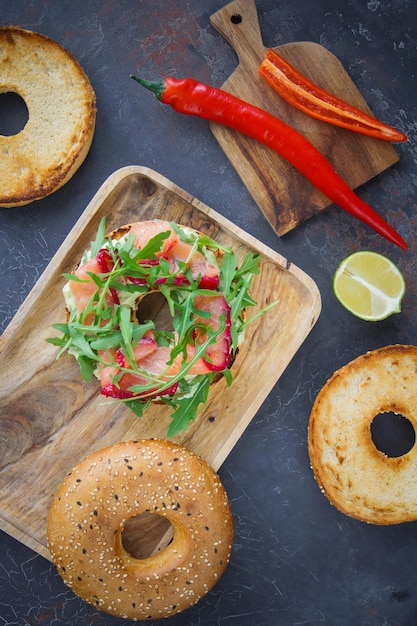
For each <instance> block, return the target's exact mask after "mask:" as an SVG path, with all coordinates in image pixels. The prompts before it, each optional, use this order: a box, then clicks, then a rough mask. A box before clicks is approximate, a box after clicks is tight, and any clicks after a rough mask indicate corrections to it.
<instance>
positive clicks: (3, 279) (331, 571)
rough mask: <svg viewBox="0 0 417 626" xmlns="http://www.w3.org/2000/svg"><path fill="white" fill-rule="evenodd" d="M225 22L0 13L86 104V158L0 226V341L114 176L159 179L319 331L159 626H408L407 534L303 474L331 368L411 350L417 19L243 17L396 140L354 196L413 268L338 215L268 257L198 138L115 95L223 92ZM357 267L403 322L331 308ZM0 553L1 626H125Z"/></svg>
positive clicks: (415, 606) (322, 9)
mask: <svg viewBox="0 0 417 626" xmlns="http://www.w3.org/2000/svg"><path fill="white" fill-rule="evenodd" d="M223 4H224V3H223V2H221V1H220V0H204V1H203V0H194V1H193V2H179V1H178V0H166V1H165V2H163V3H162V2H152V1H151V0H142V1H140V2H137V1H135V0H120V1H119V2H114V1H113V0H90V1H89V2H88V3H86V2H82V1H81V0H72V2H52V1H51V0H32V1H31V2H26V1H23V0H16V1H15V2H8V1H6V0H0V20H1V23H2V24H17V25H20V26H22V27H25V28H28V29H32V30H36V31H39V32H41V33H43V34H45V35H49V36H51V37H52V38H54V39H56V40H57V41H59V43H61V44H62V45H64V46H65V47H66V48H67V49H68V50H69V51H70V52H71V53H72V54H73V55H74V56H75V57H76V58H77V59H78V60H79V61H80V62H81V64H82V65H83V67H84V69H85V71H86V72H87V74H88V76H89V78H90V80H91V82H92V84H93V87H94V89H95V91H96V94H97V104H98V114H97V127H96V134H95V138H94V141H93V145H92V148H91V151H90V153H89V155H88V157H87V159H86V161H85V163H84V164H83V165H82V167H81V168H80V170H79V171H78V172H77V173H76V175H75V176H74V178H73V179H72V180H71V181H70V182H69V183H68V184H67V185H66V186H65V187H63V188H62V189H61V190H60V191H58V192H56V193H55V194H53V195H51V196H49V197H48V198H46V199H45V200H42V201H39V202H37V203H35V204H32V205H28V206H27V207H22V208H17V209H0V293H1V298H0V331H1V330H4V328H5V327H6V326H7V324H8V323H9V321H10V320H11V319H12V317H13V315H14V314H15V312H16V310H17V308H18V306H19V304H20V303H21V302H22V301H23V299H24V298H25V296H26V295H27V294H28V293H29V291H30V289H31V288H32V287H33V285H34V284H35V282H36V280H37V279H38V277H39V275H40V274H41V272H42V270H43V269H44V268H45V266H46V264H47V263H48V261H49V260H50V259H51V257H52V256H53V254H54V253H55V251H56V250H57V248H58V247H59V245H60V244H61V242H62V241H63V239H64V238H65V236H66V234H67V232H68V231H69V230H70V228H71V227H72V225H73V224H74V222H75V221H76V219H77V218H78V216H79V215H80V214H81V213H82V211H83V210H84V208H85V207H86V205H87V204H88V202H89V200H90V199H91V197H92V196H93V195H94V193H95V192H96V191H97V189H98V187H99V186H100V185H101V184H102V182H103V181H104V180H105V178H107V176H108V175H109V174H111V173H112V172H113V171H114V170H116V169H117V168H119V167H121V166H123V165H130V164H140V165H146V166H148V167H151V168H153V169H155V170H157V171H158V172H160V173H161V174H163V175H164V176H167V177H168V178H169V179H170V180H172V181H174V182H175V183H177V184H178V185H179V186H180V187H182V188H184V189H185V190H186V191H188V192H190V193H191V194H193V195H194V196H196V197H197V198H199V199H200V200H202V201H203V202H204V203H206V204H207V205H209V206H210V207H212V208H213V209H215V210H216V211H219V212H220V213H222V214H223V215H224V216H226V217H227V218H229V219H230V220H232V221H233V222H235V223H236V224H237V225H238V226H240V227H241V228H244V229H245V230H247V231H248V232H250V233H251V234H252V235H254V236H255V237H257V238H258V239H260V240H261V241H263V242H264V243H266V244H268V245H269V246H270V247H271V248H273V249H275V250H277V251H278V252H280V253H281V254H283V255H284V256H285V257H286V258H287V259H289V260H291V261H293V262H294V263H296V264H297V265H298V266H300V267H301V268H302V269H304V270H305V271H306V272H307V273H309V274H310V275H311V276H312V278H313V279H314V280H315V281H316V282H317V284H318V286H319V288H320V291H321V295H322V299H323V309H322V314H321V316H320V319H319V320H318V322H317V324H316V326H315V327H314V329H313V331H312V332H311V334H310V335H309V337H308V338H307V340H306V342H305V343H304V344H303V345H302V347H301V349H300V351H299V352H298V353H297V355H296V356H295V358H294V359H293V361H292V362H291V364H290V365H289V367H288V368H287V370H286V372H285V373H284V375H283V376H282V377H281V379H280V381H279V382H278V384H277V385H276V387H275V388H274V390H273V392H272V393H271V394H270V396H269V397H268V399H267V400H266V402H265V403H264V405H263V406H262V408H261V409H260V410H259V412H258V414H257V416H256V417H255V419H254V420H253V422H252V423H251V425H250V426H249V428H248V429H247V430H246V432H245V434H244V436H243V437H242V438H241V439H240V441H239V443H238V445H237V446H236V447H235V449H234V450H233V452H232V453H231V454H230V456H229V457H228V458H227V459H226V461H225V463H224V464H223V466H222V468H221V470H220V475H221V478H222V479H223V481H224V484H225V487H226V489H227V491H228V494H229V497H230V499H231V504H232V510H233V513H234V517H235V526H236V528H235V530H236V537H235V543H234V548H233V552H232V558H231V562H230V565H229V567H228V568H227V570H226V572H225V574H224V576H223V577H222V579H221V580H220V582H219V583H218V585H217V586H216V587H215V588H214V589H213V591H212V592H211V593H209V594H208V595H207V596H206V597H205V598H204V599H202V600H201V601H200V602H199V603H198V604H197V605H196V606H195V607H194V608H192V609H190V610H189V611H187V613H186V614H183V615H179V616H178V617H174V618H171V619H170V620H169V623H170V624H172V625H173V626H175V625H177V624H178V625H180V624H184V623H186V624H189V625H190V626H202V625H214V624H218V625H220V624H221V625H224V626H226V625H227V626H232V625H236V626H242V625H244V626H246V625H249V626H252V625H257V626H269V625H271V626H272V625H275V624H279V625H280V626H292V625H296V624H298V625H300V624H308V625H314V624H328V625H331V626H339V625H341V626H345V625H346V626H348V625H349V626H350V625H351V624H355V623H357V624H360V625H361V626H382V625H384V626H397V625H398V626H399V625H401V626H414V625H415V624H416V621H417V594H416V591H415V590H416V587H417V574H416V567H415V553H416V550H417V523H410V524H406V525H398V526H388V527H378V526H373V525H367V524H363V523H360V522H357V521H355V520H353V519H350V518H348V517H346V516H344V515H342V514H341V513H339V512H338V511H337V510H335V509H334V508H332V507H331V506H330V505H329V504H328V502H327V500H326V499H325V498H324V497H323V496H322V494H321V493H320V491H319V489H318V487H317V485H316V484H315V482H314V478H313V476H312V473H311V470H310V467H309V459H308V454H307V426H308V419H309V413H310V410H311V406H312V403H313V401H314V398H315V396H316V394H317V392H318V391H319V389H320V388H321V387H322V385H323V384H324V382H325V381H326V380H327V379H328V378H329V376H330V375H331V374H332V373H333V372H334V371H335V370H336V369H338V368H339V367H340V366H341V365H343V364H344V363H346V362H347V361H349V360H351V359H352V358H354V357H355V356H357V355H359V354H361V353H363V352H365V351H367V350H371V349H374V348H377V347H380V346H383V345H386V344H389V343H416V342H417V330H416V329H417V266H416V261H415V253H416V233H417V218H416V215H417V213H416V197H417V194H416V184H417V170H416V162H417V153H416V142H415V136H416V128H417V108H416V99H415V94H416V92H417V84H416V74H415V58H416V43H415V24H416V23H417V5H416V4H415V2H414V1H413V0H384V1H382V0H381V1H380V0H368V1H367V2H364V1H363V0H318V1H316V2H311V1H310V0H298V1H297V2H291V3H289V2H285V1H284V0H258V1H257V8H258V14H259V21H260V26H261V31H262V34H263V39H264V43H265V45H272V46H277V45H280V44H281V43H286V42H290V41H303V40H309V41H315V42H318V43H321V44H322V45H324V46H326V47H327V48H328V49H329V50H331V52H333V53H334V54H335V55H336V56H337V57H338V58H339V59H340V60H341V62H342V63H343V65H344V67H345V68H346V70H347V71H348V73H349V74H350V76H351V78H352V79H353V80H354V82H355V83H356V85H357V87H358V88H359V90H360V91H361V93H362V94H363V95H364V97H365V99H366V100H367V102H368V104H369V105H370V107H371V108H372V110H373V111H374V113H375V114H376V115H377V116H379V117H380V118H382V119H383V120H385V121H387V122H389V123H391V124H392V125H394V126H398V127H400V128H401V129H402V130H403V131H404V132H406V133H407V134H408V135H409V141H408V142H407V143H406V144H402V145H400V146H398V147H397V150H398V152H399V154H400V161H399V163H398V164H397V165H395V166H394V167H392V168H390V170H388V171H386V172H384V173H383V174H382V175H380V176H379V177H377V178H376V179H374V180H372V181H371V182H369V183H368V184H367V185H365V186H363V187H362V188H361V189H360V190H359V193H360V195H361V196H362V197H363V198H364V199H366V200H367V201H368V202H369V203H370V204H372V206H374V207H375V208H376V209H377V210H379V211H380V212H381V214H382V215H384V216H385V217H387V219H388V220H389V221H390V222H391V223H392V225H393V226H394V227H396V228H398V229H399V230H400V232H401V234H402V235H403V236H404V237H405V239H406V240H407V241H408V244H409V248H410V249H409V251H408V252H402V251H400V250H398V249H396V248H394V247H393V246H392V245H390V244H389V243H387V242H385V241H384V240H383V239H382V238H381V237H379V236H378V235H376V234H374V233H373V232H372V231H370V230H369V229H368V228H366V227H365V226H363V225H362V224H361V223H359V222H358V221H356V220H354V219H353V218H351V217H350V216H349V215H347V214H346V213H343V212H342V211H341V210H340V209H338V208H337V207H334V206H333V207H330V208H329V209H327V210H326V211H325V212H324V213H323V214H321V215H320V216H318V217H317V218H314V219H311V220H308V221H307V222H306V223H305V224H303V225H302V226H300V227H298V228H297V229H296V230H294V231H293V232H291V233H289V234H288V235H287V236H285V237H283V238H281V239H279V238H278V237H276V235H275V234H274V233H273V232H272V230H271V229H270V228H269V226H268V224H267V223H266V221H265V220H264V218H263V216H262V214H261V212H260V211H259V209H258V208H257V206H256V204H255V203H254V201H253V200H252V199H251V197H250V196H249V194H248V193H247V191H246V189H245V188H244V186H243V184H242V183H241V181H240V179H239V178H238V176H237V175H236V173H235V172H234V170H233V168H232V167H231V165H230V163H229V162H228V161H227V159H226V157H225V156H224V154H223V152H222V150H221V149H220V148H219V146H218V145H217V143H216V140H215V139H214V137H213V135H212V134H211V132H210V130H209V127H208V124H207V123H206V122H204V121H202V120H198V119H195V118H187V117H185V116H180V115H178V114H177V113H175V112H174V111H172V110H171V109H169V108H167V107H164V106H163V105H161V104H160V103H158V102H157V101H156V100H154V99H153V97H151V96H150V94H148V93H147V92H146V91H145V90H143V89H142V88H140V87H139V85H138V84H137V83H135V82H134V81H132V80H131V79H130V78H129V75H130V74H131V73H136V74H140V75H141V76H144V77H145V78H149V79H151V78H154V77H158V76H160V75H173V76H175V77H178V78H179V77H183V76H192V77H193V78H196V79H199V80H202V81H204V82H208V83H210V84H213V85H216V86H219V85H221V84H222V83H223V82H224V81H225V79H226V78H227V77H228V76H229V75H230V73H231V72H232V71H233V69H234V68H235V65H236V59H235V58H234V55H233V52H232V51H231V49H230V47H229V46H228V44H227V43H226V42H225V41H224V40H223V39H222V38H221V36H220V35H219V34H218V33H216V31H215V30H214V29H213V28H212V27H211V26H210V25H209V15H210V14H212V13H214V12H215V11H216V10H217V9H219V8H220V7H221V6H223ZM0 106H1V102H0ZM358 249H371V250H375V251H378V252H382V253H383V254H386V255H387V256H389V257H390V258H391V259H392V260H393V261H394V262H395V263H397V264H398V265H399V267H400V268H401V270H402V271H403V273H404V276H405V279H406V282H407V293H406V296H405V298H404V301H403V311H402V313H401V314H399V315H397V316H395V317H392V318H390V319H388V320H386V321H384V322H381V323H378V324H368V323H366V322H362V321H360V320H357V319H356V318H354V317H352V316H351V315H350V314H349V313H348V312H346V311H345V310H344V309H342V308H341V307H340V305H339V304H338V303H337V301H336V300H335V298H334V296H333V292H332V276H333V273H334V271H335V269H336V267H337V265H338V264H339V262H340V261H341V260H342V259H343V258H344V257H345V256H347V255H348V254H349V253H351V252H353V251H355V250H358ZM271 349H273V346H271ZM2 358H7V351H6V354H3V355H2ZM23 366H24V364H22V367H23ZM0 551H1V558H0V624H4V625H7V626H34V625H36V624H42V625H51V626H66V625H69V624H71V625H72V626H92V625H94V624H97V625H98V624H99V625H100V626H124V625H126V624H127V622H126V621H124V620H117V619H114V618H111V617H109V616H107V615H105V614H103V613H99V612H97V611H95V610H94V609H93V608H92V607H90V606H88V605H86V604H85V603H83V602H82V601H81V600H79V599H78V598H77V597H75V596H74V595H73V594H72V592H71V591H70V590H68V589H67V588H66V587H65V585H64V584H63V583H62V581H61V579H60V577H59V576H58V574H57V573H56V570H55V568H54V566H53V565H51V564H50V563H48V562H47V561H46V560H44V559H43V558H42V557H40V556H38V555H36V554H35V553H33V552H31V551H30V550H28V549H27V548H26V547H24V546H23V545H21V544H19V543H18V542H16V541H15V540H14V539H12V538H10V537H9V536H7V535H6V534H4V533H1V534H0ZM161 623H166V622H165V621H164V622H161Z"/></svg>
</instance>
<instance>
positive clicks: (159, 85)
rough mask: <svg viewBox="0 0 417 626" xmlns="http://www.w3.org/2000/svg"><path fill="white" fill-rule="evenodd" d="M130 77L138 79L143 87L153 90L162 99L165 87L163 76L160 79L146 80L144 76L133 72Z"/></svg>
mask: <svg viewBox="0 0 417 626" xmlns="http://www.w3.org/2000/svg"><path fill="white" fill-rule="evenodd" d="M130 78H133V80H136V81H137V82H138V83H139V84H140V85H142V87H146V89H149V91H152V93H154V94H155V96H156V97H157V98H158V100H160V99H161V97H162V93H163V91H164V89H165V81H164V79H163V78H161V79H160V80H145V79H144V78H139V77H138V76H134V75H133V74H131V75H130Z"/></svg>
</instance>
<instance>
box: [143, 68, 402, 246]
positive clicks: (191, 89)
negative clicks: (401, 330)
mask: <svg viewBox="0 0 417 626" xmlns="http://www.w3.org/2000/svg"><path fill="white" fill-rule="evenodd" d="M132 78H133V79H134V80H137V81H138V82H139V83H140V84H141V85H143V86H144V87H146V88H147V89H149V90H150V91H153V93H155V95H156V97H157V98H158V99H159V100H161V102H163V103H164V104H169V105H170V106H171V107H172V108H173V109H174V110H175V111H177V112H178V113H184V114H187V115H194V116H197V117H200V118H203V119H206V120H210V121H212V122H216V123H219V124H223V125H224V126H228V127H230V128H233V129H234V130H237V131H238V132H241V133H242V134H244V135H247V136H249V137H252V138H253V139H255V140H256V141H259V142H260V143H262V144H263V145H265V146H267V147H269V148H271V149H272V150H274V151H275V152H277V153H278V154H279V155H280V156H282V157H283V158H284V159H286V160H287V161H288V162H289V163H291V165H293V166H294V167H295V168H296V169H297V170H298V171H299V172H301V173H302V174H303V175H304V176H305V177H306V178H307V179H308V180H309V181H310V182H311V183H312V184H313V185H314V186H315V187H317V189H320V191H322V192H323V193H324V194H325V195H326V196H327V197H328V198H329V199H330V200H332V202H334V203H336V204H338V205H339V206H340V207H341V208H342V209H344V210H345V211H347V212H348V213H350V214H351V215H353V216H354V217H357V218H358V219H360V220H361V221H363V222H364V223H365V224H367V225H368V226H370V227H371V228H372V229H374V230H375V231H376V232H377V233H379V234H380V235H382V236H383V237H385V238H386V239H387V240H388V241H390V242H391V243H394V244H395V245H397V246H399V247H400V248H403V249H404V250H406V249H407V244H406V242H405V241H404V239H403V238H402V237H401V236H400V235H399V234H398V233H397V231H395V230H394V229H393V228H392V227H391V226H390V225H389V224H387V222H386V221H385V220H384V219H383V218H382V217H381V216H380V215H379V214H378V213H377V212H376V211H374V209H372V208H371V207H370V206H369V205H368V204H366V202H364V201H363V200H362V199H361V198H359V196H357V195H356V194H355V192H354V191H353V190H352V189H351V188H350V187H349V185H348V184H347V183H346V182H345V181H344V180H343V179H342V178H341V177H340V176H339V175H338V174H337V172H336V171H335V170H334V168H333V167H332V166H331V164H330V163H329V162H328V161H327V159H326V158H325V157H324V156H323V155H322V154H321V153H320V152H319V151H318V150H317V148H316V147H315V146H313V144H312V143H310V141H308V140H307V139H306V138H305V137H303V135H301V134H300V133H298V132H297V131H296V130H294V129H293V128H291V126H288V125H287V124H285V123H284V122H282V121H281V120H279V119H278V118H276V117H274V116H273V115H271V114H270V113H268V112H267V111H264V110H263V109H261V108H259V107H256V106H254V105H252V104H249V103H248V102H245V101H244V100H241V99H240V98H237V97H236V96H233V95H232V94H230V93H228V92H226V91H224V90H222V89H217V88H216V87H211V86H210V85H206V84H204V83H200V82H198V81H195V80H193V79H192V78H183V79H181V80H177V79H175V78H171V77H168V78H163V79H160V80H158V81H147V80H144V79H141V78H137V77H136V76H132Z"/></svg>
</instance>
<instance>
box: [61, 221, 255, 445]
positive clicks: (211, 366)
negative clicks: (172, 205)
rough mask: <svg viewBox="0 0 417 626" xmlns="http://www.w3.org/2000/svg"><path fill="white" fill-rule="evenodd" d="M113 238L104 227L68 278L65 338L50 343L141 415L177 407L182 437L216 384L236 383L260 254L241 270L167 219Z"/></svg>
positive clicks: (227, 252)
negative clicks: (152, 408) (234, 368)
mask: <svg viewBox="0 0 417 626" xmlns="http://www.w3.org/2000/svg"><path fill="white" fill-rule="evenodd" d="M105 230H106V229H105V221H104V220H102V222H101V224H100V227H99V230H98V233H97V237H96V240H95V241H94V242H93V243H92V245H91V247H90V248H89V249H88V250H86V252H85V253H84V255H83V257H82V259H81V260H80V262H79V264H78V266H77V267H76V268H75V269H74V270H73V271H72V273H70V274H66V275H65V277H66V278H67V279H68V282H67V283H66V285H65V286H64V295H65V301H66V307H67V321H66V323H65V324H55V325H54V327H55V328H56V329H57V330H59V331H60V332H62V335H63V336H62V337H58V338H50V339H49V341H50V342H51V343H53V344H55V345H57V346H59V347H61V351H60V353H59V355H58V356H60V355H61V354H62V353H63V352H66V351H68V352H69V353H70V354H72V355H73V356H75V357H76V358H77V360H78V363H79V365H80V369H81V374H82V376H83V378H85V379H86V380H90V379H91V378H92V377H93V375H95V376H96V377H97V378H98V379H99V380H100V385H101V393H102V394H103V395H104V396H107V397H109V398H112V399H113V400H114V401H116V402H125V403H126V404H127V406H129V407H130V408H131V409H132V410H133V411H134V412H135V413H136V414H137V415H138V416H140V415H142V414H143V412H144V410H145V409H146V408H147V407H148V406H149V405H150V403H151V402H159V403H164V404H166V405H168V406H169V407H170V408H171V410H172V414H171V417H172V421H171V423H170V426H169V429H168V433H167V434H168V436H173V435H175V434H176V433H177V432H179V431H180V430H185V429H186V428H187V426H188V425H189V423H190V421H192V420H194V419H195V418H196V415H197V409H198V408H199V406H200V404H204V403H205V402H206V400H207V397H208V392H209V388H210V386H211V384H212V383H214V382H215V381H216V380H218V378H219V377H221V376H222V375H223V376H226V378H227V382H228V383H229V384H230V382H231V381H232V377H231V372H230V367H231V365H232V363H233V360H234V358H235V356H236V353H237V351H238V347H239V344H240V343H241V341H242V339H243V335H244V327H245V324H246V322H245V319H244V318H245V310H246V308H247V307H248V306H251V305H254V304H255V302H254V301H253V299H252V298H251V297H250V295H249V289H250V285H251V281H252V278H253V276H254V274H256V273H258V271H259V255H258V254H253V253H248V254H247V255H246V257H245V259H244V260H243V262H242V263H241V264H240V266H239V267H238V264H237V260H236V257H235V254H234V252H233V251H232V250H231V249H228V248H225V247H224V246H221V245H220V244H218V243H216V242H215V241H213V240H212V239H210V238H209V237H208V236H206V235H204V234H202V233H200V232H198V231H196V230H194V229H191V228H189V227H184V226H180V225H178V224H175V223H173V222H167V221H164V220H148V221H143V222H136V223H132V224H128V225H125V226H122V227H120V228H119V229H117V230H116V231H113V232H112V233H110V234H108V235H105V234H104V233H105ZM161 309H162V310H163V311H164V312H165V318H163V316H162V315H161V314H160V310H161ZM167 311H168V316H167V315H166V312H167ZM167 317H168V318H169V319H167ZM161 320H163V323H162V321H161ZM167 322H169V323H167Z"/></svg>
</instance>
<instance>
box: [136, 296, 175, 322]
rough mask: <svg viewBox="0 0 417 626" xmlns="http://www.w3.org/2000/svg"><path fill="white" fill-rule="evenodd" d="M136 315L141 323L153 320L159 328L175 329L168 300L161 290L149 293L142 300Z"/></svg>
mask: <svg viewBox="0 0 417 626" xmlns="http://www.w3.org/2000/svg"><path fill="white" fill-rule="evenodd" d="M136 317H137V319H138V322H139V324H143V323H144V322H146V321H148V320H152V321H153V322H154V323H155V328H157V329H158V330H165V331H169V332H172V331H173V330H174V326H173V323H172V317H171V314H170V312H169V307H168V302H167V301H166V299H165V298H164V296H163V295H162V293H161V292H160V291H153V292H151V293H148V294H146V295H145V296H144V297H143V298H142V299H141V300H140V302H139V304H138V307H137V309H136Z"/></svg>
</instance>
